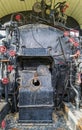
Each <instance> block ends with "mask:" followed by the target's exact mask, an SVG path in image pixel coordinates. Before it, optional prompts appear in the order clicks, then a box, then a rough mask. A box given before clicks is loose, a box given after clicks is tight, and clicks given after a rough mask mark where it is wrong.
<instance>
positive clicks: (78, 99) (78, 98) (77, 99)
mask: <svg viewBox="0 0 82 130" xmlns="http://www.w3.org/2000/svg"><path fill="white" fill-rule="evenodd" d="M70 85H71V87H72V89H73V90H74V91H75V93H76V98H75V101H76V110H79V105H80V97H79V92H78V90H77V89H76V88H75V87H74V85H73V84H72V63H71V68H70Z"/></svg>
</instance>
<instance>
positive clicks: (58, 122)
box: [6, 110, 70, 130]
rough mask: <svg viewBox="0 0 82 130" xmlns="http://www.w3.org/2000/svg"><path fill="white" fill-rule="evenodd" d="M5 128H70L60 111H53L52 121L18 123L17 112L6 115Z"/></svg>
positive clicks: (42, 129) (33, 129) (13, 129)
mask: <svg viewBox="0 0 82 130" xmlns="http://www.w3.org/2000/svg"><path fill="white" fill-rule="evenodd" d="M6 122H7V127H6V130H70V129H69V126H67V123H66V120H65V119H64V113H63V112H62V110H61V111H54V112H53V123H18V114H14V115H12V114H10V115H8V116H7V117H6Z"/></svg>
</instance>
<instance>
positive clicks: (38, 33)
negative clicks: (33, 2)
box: [0, 6, 82, 123]
mask: <svg viewBox="0 0 82 130" xmlns="http://www.w3.org/2000/svg"><path fill="white" fill-rule="evenodd" d="M34 7H35V6H34ZM39 13H40V12H39ZM55 13H57V12H55ZM14 16H16V17H15V18H16V20H17V21H16V20H14ZM56 16H57V15H56ZM47 17H48V16H47ZM20 18H22V21H21V19H20ZM42 18H43V15H42ZM50 18H51V17H50ZM52 18H53V17H52ZM38 19H39V18H38ZM33 20H34V17H33ZM40 20H42V19H40ZM50 20H51V21H52V19H50ZM57 20H58V19H57ZM64 20H65V19H64ZM36 21H37V18H36ZM23 22H25V17H24V16H23V15H22V14H21V13H19V14H17V15H16V14H15V15H12V16H11V21H9V22H8V23H6V24H4V25H3V26H2V28H1V31H3V32H4V33H3V35H1V36H0V104H1V105H2V109H1V112H0V116H1V117H0V122H1V121H2V120H3V119H4V117H5V116H6V114H7V113H8V112H9V111H10V112H17V113H18V114H19V119H18V122H20V123H37V122H38V123H45V122H46V123H50V122H52V121H53V119H52V114H53V110H54V109H61V108H62V105H63V104H64V102H71V103H72V104H73V105H74V107H75V109H76V110H79V109H80V106H81V72H82V59H81V45H80V36H79V32H78V31H77V30H74V29H69V28H66V27H65V26H59V25H58V24H57V25H56V26H55V23H54V22H53V25H50V24H49V23H46V24H44V21H43V22H42V21H41V23H39V22H38V23H37V22H36V23H31V24H30V23H29V24H25V25H24V24H22V23H23ZM64 22H65V21H64ZM19 25H20V26H19Z"/></svg>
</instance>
